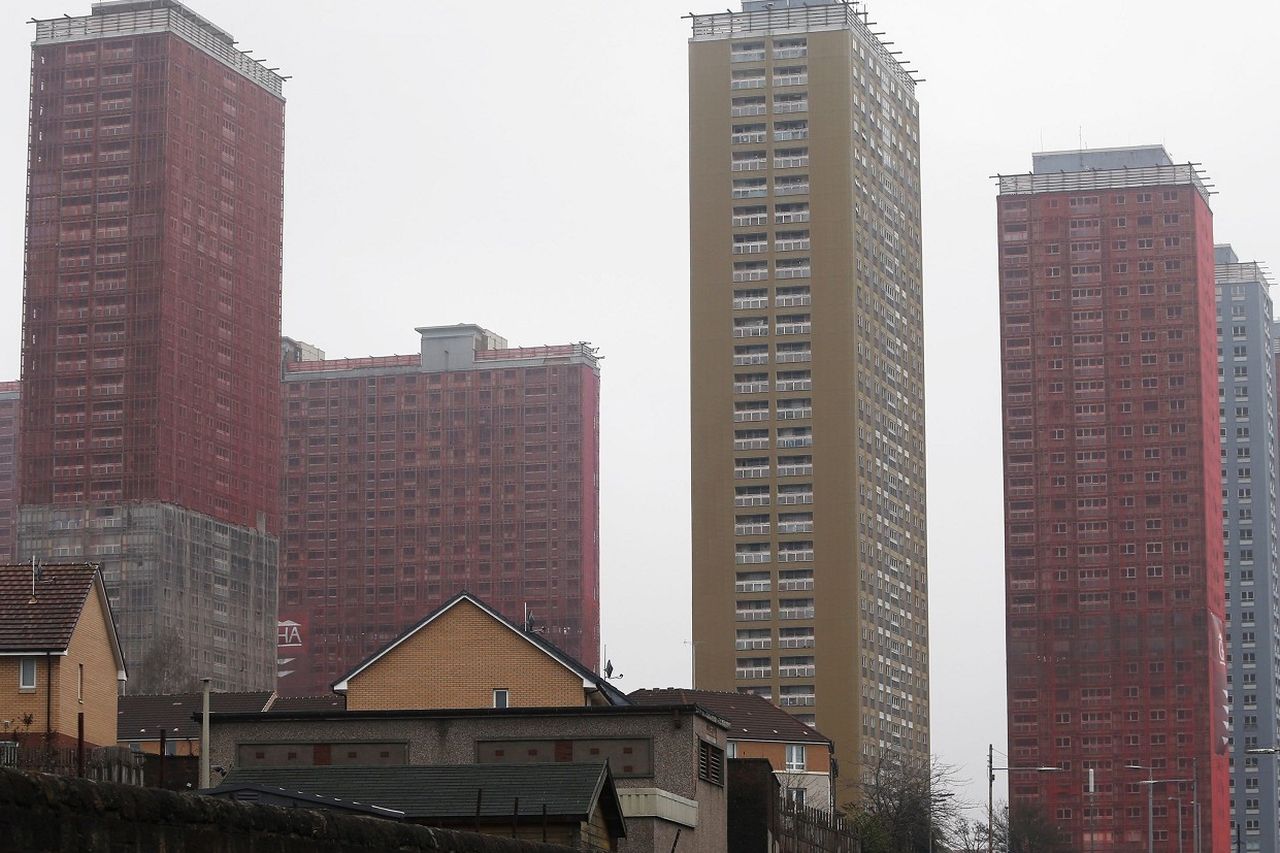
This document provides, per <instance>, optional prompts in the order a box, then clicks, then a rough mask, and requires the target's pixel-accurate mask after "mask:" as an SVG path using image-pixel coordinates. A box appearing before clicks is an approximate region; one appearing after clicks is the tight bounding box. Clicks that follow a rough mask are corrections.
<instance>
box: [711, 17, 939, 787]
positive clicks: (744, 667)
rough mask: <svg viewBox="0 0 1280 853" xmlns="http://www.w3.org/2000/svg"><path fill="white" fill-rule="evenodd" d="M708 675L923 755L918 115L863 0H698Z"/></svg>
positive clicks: (843, 734) (826, 726)
mask: <svg viewBox="0 0 1280 853" xmlns="http://www.w3.org/2000/svg"><path fill="white" fill-rule="evenodd" d="M689 66H690V98H691V103H690V175H691V185H690V186H691V196H690V241H691V266H690V309H691V337H692V343H691V353H690V356H691V383H692V400H691V404H692V443H693V448H694V453H693V461H692V483H693V486H692V523H693V554H692V563H693V633H694V640H693V642H694V651H695V655H694V658H695V664H696V666H695V670H696V672H695V682H696V686H697V687H699V688H703V689H712V690H737V691H741V692H751V693H757V694H759V695H763V696H766V697H768V698H770V699H772V700H773V701H774V702H775V703H776V704H778V705H780V706H781V707H783V708H785V709H786V710H788V711H791V712H793V713H795V714H796V715H797V716H798V717H799V718H800V719H802V720H804V721H805V722H809V723H815V724H816V725H817V727H818V728H820V729H821V730H822V731H823V732H824V733H825V734H826V735H827V736H829V737H830V738H831V739H832V740H833V741H834V742H835V744H836V755H837V757H838V759H839V761H840V764H841V781H842V783H844V785H845V786H846V788H848V790H845V791H842V792H838V793H837V801H838V802H844V801H846V800H847V799H848V798H851V797H852V795H853V792H854V788H852V787H849V786H856V784H857V782H858V779H859V769H858V768H859V767H860V766H861V764H862V762H863V759H864V758H866V757H868V756H870V755H871V754H872V753H874V752H877V751H884V750H888V751H895V752H897V751H901V752H905V753H908V754H910V755H912V756H914V757H917V758H919V757H927V756H928V754H929V677H928V673H929V661H928V643H929V635H928V625H927V612H928V608H927V588H928V581H927V577H926V568H925V556H926V555H925V505H924V504H925V494H924V487H925V479H924V470H925V468H924V466H925V456H924V449H925V435H924V362H923V327H922V272H921V269H922V268H921V255H920V167H919V118H918V109H917V103H916V98H915V81H914V79H913V78H912V76H911V74H910V73H909V72H908V71H907V70H906V69H905V68H904V67H903V66H902V64H900V63H899V61H898V60H897V58H896V57H895V56H894V55H893V54H891V53H890V52H889V50H888V48H886V47H885V45H884V44H882V43H881V42H880V41H879V39H878V37H877V36H876V35H875V34H874V33H872V32H871V30H870V29H869V28H868V26H867V24H866V22H865V20H864V17H863V16H862V13H861V12H860V11H858V8H857V7H856V6H854V5H852V4H845V3H823V2H813V0H810V2H808V3H807V4H803V3H800V2H786V0H782V2H773V3H763V2H754V0H753V1H752V2H746V3H744V4H743V11H742V12H719V13H715V14H708V15H695V16H693V36H692V38H691V40H690V44H689Z"/></svg>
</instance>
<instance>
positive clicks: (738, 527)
mask: <svg viewBox="0 0 1280 853" xmlns="http://www.w3.org/2000/svg"><path fill="white" fill-rule="evenodd" d="M733 535H734V536H768V535H769V522H767V521H765V522H751V523H747V524H735V525H733ZM768 590H769V582H768V581H765V586H764V589H763V590H755V589H740V590H738V592H768Z"/></svg>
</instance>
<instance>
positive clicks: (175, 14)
mask: <svg viewBox="0 0 1280 853" xmlns="http://www.w3.org/2000/svg"><path fill="white" fill-rule="evenodd" d="M31 22H32V23H34V24H35V25H36V37H35V41H34V44H35V45H47V44H59V43H62V42H74V41H88V40H91V39H100V38H118V37H128V36H138V35H146V34H148V33H163V32H170V33H173V34H174V35H176V36H178V37H179V38H181V39H183V40H184V41H186V42H189V43H190V44H192V45H194V46H195V47H197V48H199V49H200V50H202V51H204V52H205V53H207V54H209V55H210V56H212V57H213V58H214V59H216V60H218V61H219V62H221V63H222V64H224V65H226V66H227V67H229V68H231V69H232V70H234V71H237V72H239V73H240V74H242V75H243V76H245V77H247V78H248V79H249V80H252V81H253V82H254V83H256V84H258V85H259V86H261V87H262V88H264V89H266V90H267V91H268V92H270V93H271V94H273V95H275V96H276V97H278V98H283V97H284V81H285V79H287V78H285V77H282V76H281V75H280V74H277V73H276V69H273V68H267V67H266V65H265V64H264V61H263V60H260V59H252V58H250V57H249V56H248V55H247V54H246V53H245V52H243V51H241V50H240V49H239V48H237V47H236V43H235V41H234V40H233V39H232V38H231V34H230V33H228V32H227V31H226V30H223V29H221V28H220V27H217V26H215V25H214V24H212V23H210V22H209V21H208V20H206V19H205V18H203V17H201V16H200V15H198V14H196V13H195V12H193V11H192V10H191V9H188V8H187V7H186V6H184V5H183V4H181V3H178V2H176V0H113V2H103V3H95V4H94V6H93V11H92V13H90V14H88V15H80V16H75V17H61V18H48V19H46V20H39V19H36V18H33V19H32V21H31Z"/></svg>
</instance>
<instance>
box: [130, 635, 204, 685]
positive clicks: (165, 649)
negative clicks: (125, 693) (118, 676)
mask: <svg viewBox="0 0 1280 853" xmlns="http://www.w3.org/2000/svg"><path fill="white" fill-rule="evenodd" d="M130 684H131V685H132V686H133V690H132V691H131V692H133V693H135V694H158V693H190V692H192V691H194V690H196V689H198V687H197V683H196V678H195V676H194V675H193V674H192V672H191V665H190V661H189V660H188V657H187V645H186V643H184V642H183V641H182V635H180V634H179V633H178V631H177V629H175V628H172V627H165V628H160V629H158V630H157V631H156V632H155V634H153V635H152V637H151V642H150V643H148V644H147V647H146V650H145V651H144V652H143V653H142V660H140V661H139V662H138V674H137V676H136V677H135V678H133V679H130Z"/></svg>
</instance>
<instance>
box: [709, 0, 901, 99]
mask: <svg viewBox="0 0 1280 853" xmlns="http://www.w3.org/2000/svg"><path fill="white" fill-rule="evenodd" d="M746 5H747V6H748V8H747V9H746V10H744V11H741V12H734V11H732V10H729V11H725V12H710V13H707V14H689V15H686V16H685V17H687V18H691V19H692V21H693V36H692V38H691V41H718V40H720V39H729V38H739V37H742V36H751V35H760V34H763V33H772V34H777V33H784V34H785V33H803V32H822V31H829V30H849V31H851V32H853V33H854V34H855V35H857V36H858V37H859V38H860V39H861V40H862V41H863V42H865V43H866V44H867V45H868V46H869V47H871V48H872V49H873V50H874V51H875V53H876V54H877V56H878V57H879V58H880V60H881V61H883V62H884V63H885V64H886V65H887V66H888V67H889V69H890V71H892V72H893V73H894V76H895V77H896V78H897V80H898V82H899V83H901V84H902V85H903V86H905V87H906V88H907V91H908V92H909V93H912V94H914V92H915V87H916V83H918V82H922V81H920V80H917V79H916V78H914V77H912V76H911V72H910V71H909V70H908V69H907V68H905V67H904V62H903V61H902V60H900V59H899V58H898V57H897V55H896V53H895V52H894V51H891V50H889V48H888V47H887V46H886V45H885V43H884V42H882V41H880V38H879V36H877V35H876V34H875V33H873V32H872V31H871V27H870V26H869V24H868V21H867V13H866V11H865V10H864V9H862V8H859V7H860V6H861V5H862V4H861V3H857V2H846V0H836V2H826V3H822V4H821V5H817V4H814V5H809V6H791V5H789V4H787V5H785V6H781V8H778V7H774V8H759V6H758V5H757V4H746ZM779 5H781V4H779Z"/></svg>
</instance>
